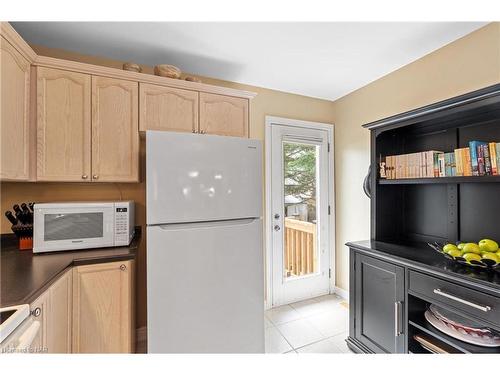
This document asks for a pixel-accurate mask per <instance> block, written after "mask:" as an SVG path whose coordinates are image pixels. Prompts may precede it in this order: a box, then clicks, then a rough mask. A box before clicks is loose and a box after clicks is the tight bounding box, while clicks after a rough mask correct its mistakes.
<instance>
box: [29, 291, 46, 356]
mask: <svg viewBox="0 0 500 375" xmlns="http://www.w3.org/2000/svg"><path fill="white" fill-rule="evenodd" d="M49 300H50V292H49V291H48V290H47V291H45V292H44V293H43V294H42V295H40V297H38V298H37V299H36V300H35V301H34V302H33V303H32V304H30V309H31V316H32V317H33V319H34V320H35V321H37V322H39V323H40V328H39V330H38V334H37V335H36V337H35V339H34V340H33V341H32V343H31V352H32V353H48V352H49V348H48V340H47V336H48V335H47V332H48V317H49V315H50V311H49V306H50V303H49Z"/></svg>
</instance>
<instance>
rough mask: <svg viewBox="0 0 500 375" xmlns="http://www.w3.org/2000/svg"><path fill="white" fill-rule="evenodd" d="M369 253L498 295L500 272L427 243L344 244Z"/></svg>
mask: <svg viewBox="0 0 500 375" xmlns="http://www.w3.org/2000/svg"><path fill="white" fill-rule="evenodd" d="M346 245H347V246H349V247H353V248H355V249H357V250H361V251H362V252H364V253H366V254H368V255H370V254H371V255H374V256H378V257H381V258H385V259H386V260H389V261H391V260H392V261H393V262H396V263H400V264H402V265H404V266H407V267H410V268H413V269H417V270H420V271H423V272H430V273H432V274H435V273H439V274H442V275H444V276H446V277H448V278H452V279H454V280H455V281H458V282H461V283H464V284H466V285H467V284H468V285H470V284H475V285H476V286H482V287H485V289H487V291H489V292H493V293H495V294H499V295H500V273H499V272H498V271H494V270H484V269H478V268H473V267H469V266H465V265H461V264H458V263H454V262H453V261H452V260H449V259H446V258H445V257H444V256H442V255H440V254H438V253H437V252H436V251H435V250H433V249H431V248H430V247H429V246H427V245H426V244H407V245H402V244H393V243H389V242H381V241H358V242H348V243H347V244H346Z"/></svg>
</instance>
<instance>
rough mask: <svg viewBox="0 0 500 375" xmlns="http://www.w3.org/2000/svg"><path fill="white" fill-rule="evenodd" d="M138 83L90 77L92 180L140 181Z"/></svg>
mask: <svg viewBox="0 0 500 375" xmlns="http://www.w3.org/2000/svg"><path fill="white" fill-rule="evenodd" d="M138 91H139V88H138V83H137V82H132V81H125V80H120V79H114V78H106V77H97V76H92V181H97V182H99V181H102V182H137V181H139V125H138V114H137V113H138V107H139V103H138V101H139V100H138V96H139V95H138Z"/></svg>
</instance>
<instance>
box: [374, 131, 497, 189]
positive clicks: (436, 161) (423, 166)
mask: <svg viewBox="0 0 500 375" xmlns="http://www.w3.org/2000/svg"><path fill="white" fill-rule="evenodd" d="M492 175H500V143H496V142H490V143H487V142H480V141H471V142H469V147H464V148H458V149H456V150H454V152H442V151H424V152H416V153H412V154H404V155H390V156H386V157H385V159H384V160H381V163H380V178H386V179H389V180H392V179H400V178H429V177H453V176H492Z"/></svg>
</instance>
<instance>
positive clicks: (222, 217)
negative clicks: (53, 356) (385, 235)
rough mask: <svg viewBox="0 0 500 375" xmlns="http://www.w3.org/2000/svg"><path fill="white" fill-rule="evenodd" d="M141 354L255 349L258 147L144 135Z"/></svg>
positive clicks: (259, 334)
mask: <svg viewBox="0 0 500 375" xmlns="http://www.w3.org/2000/svg"><path fill="white" fill-rule="evenodd" d="M146 185H147V187H146V205H147V207H146V223H147V291H148V295H147V310H148V352H149V353H263V352H264V285H263V284H264V264H263V240H262V218H261V216H262V146H261V142H260V141H258V140H252V139H243V138H235V137H222V136H213V135H201V134H189V133H174V132H162V131H147V132H146Z"/></svg>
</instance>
